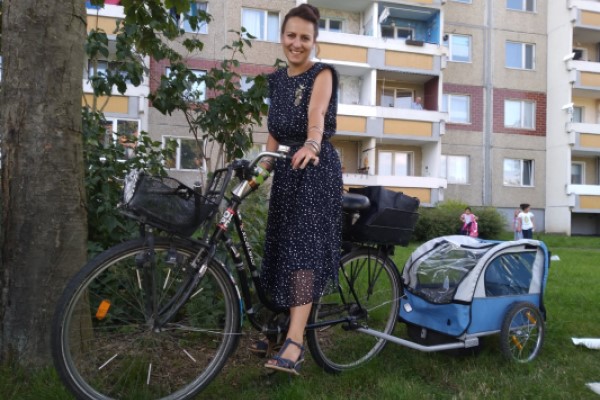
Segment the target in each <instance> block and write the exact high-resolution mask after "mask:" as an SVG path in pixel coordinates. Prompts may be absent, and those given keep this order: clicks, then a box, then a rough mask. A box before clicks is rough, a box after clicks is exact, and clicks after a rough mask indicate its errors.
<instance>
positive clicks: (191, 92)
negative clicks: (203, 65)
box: [165, 67, 206, 103]
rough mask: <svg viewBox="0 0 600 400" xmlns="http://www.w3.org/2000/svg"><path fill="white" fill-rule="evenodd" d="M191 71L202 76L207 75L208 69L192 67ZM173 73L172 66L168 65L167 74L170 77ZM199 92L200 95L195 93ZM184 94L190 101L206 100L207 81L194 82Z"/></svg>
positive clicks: (199, 101) (197, 75)
mask: <svg viewBox="0 0 600 400" xmlns="http://www.w3.org/2000/svg"><path fill="white" fill-rule="evenodd" d="M190 71H191V72H192V73H193V74H194V75H196V77H201V76H204V75H206V71H205V70H203V69H191V68H190ZM170 74H171V68H169V67H167V68H166V70H165V75H166V76H167V77H169V75H170ZM195 94H198V95H195ZM183 96H184V97H185V98H186V100H187V101H189V102H190V103H202V102H203V101H204V100H206V83H205V82H194V83H191V82H190V84H189V88H188V90H186V91H185V92H184V93H183Z"/></svg>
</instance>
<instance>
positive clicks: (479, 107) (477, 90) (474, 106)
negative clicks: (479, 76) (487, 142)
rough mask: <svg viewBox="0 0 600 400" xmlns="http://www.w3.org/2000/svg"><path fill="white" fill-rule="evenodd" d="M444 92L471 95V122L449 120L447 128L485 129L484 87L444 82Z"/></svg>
mask: <svg viewBox="0 0 600 400" xmlns="http://www.w3.org/2000/svg"><path fill="white" fill-rule="evenodd" d="M444 94H457V95H462V96H470V97H471V123H470V124H453V123H451V122H447V123H446V129H448V130H452V129H456V130H461V131H474V132H482V131H483V87H481V86H469V85H455V84H452V83H444Z"/></svg>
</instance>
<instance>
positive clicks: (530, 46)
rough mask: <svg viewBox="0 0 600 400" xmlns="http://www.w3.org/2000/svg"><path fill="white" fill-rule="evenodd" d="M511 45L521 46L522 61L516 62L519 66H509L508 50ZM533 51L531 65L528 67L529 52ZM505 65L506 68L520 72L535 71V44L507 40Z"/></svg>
mask: <svg viewBox="0 0 600 400" xmlns="http://www.w3.org/2000/svg"><path fill="white" fill-rule="evenodd" d="M509 45H517V46H520V47H521V49H520V59H519V60H515V61H516V62H515V64H518V65H516V66H515V65H509V54H508V49H509ZM528 49H531V65H530V66H529V65H527V50H528ZM504 57H505V60H504V65H505V66H506V68H508V69H520V70H526V71H533V70H535V44H533V43H523V42H515V41H512V40H507V41H506V44H505V51H504Z"/></svg>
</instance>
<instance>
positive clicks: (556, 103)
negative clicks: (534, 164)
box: [546, 0, 600, 235]
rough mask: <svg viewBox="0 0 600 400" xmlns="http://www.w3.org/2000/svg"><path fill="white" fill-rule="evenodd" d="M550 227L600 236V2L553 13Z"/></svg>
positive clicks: (565, 0)
mask: <svg viewBox="0 0 600 400" xmlns="http://www.w3.org/2000/svg"><path fill="white" fill-rule="evenodd" d="M548 42H549V44H550V45H549V46H548V75H549V77H551V78H550V79H549V80H548V142H547V149H546V154H547V160H548V161H547V163H548V176H547V184H546V186H547V192H546V215H547V218H546V229H547V230H548V231H551V232H555V231H556V232H566V233H568V234H586V235H598V233H599V232H600V2H598V1H577V0H558V1H553V2H552V7H550V8H549V9H548Z"/></svg>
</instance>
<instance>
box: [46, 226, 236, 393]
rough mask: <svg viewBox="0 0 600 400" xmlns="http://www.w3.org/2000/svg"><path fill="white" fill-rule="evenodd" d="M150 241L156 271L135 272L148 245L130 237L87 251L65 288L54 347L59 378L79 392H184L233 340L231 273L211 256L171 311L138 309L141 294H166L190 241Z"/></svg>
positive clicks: (202, 383)
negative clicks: (161, 315) (168, 314)
mask: <svg viewBox="0 0 600 400" xmlns="http://www.w3.org/2000/svg"><path fill="white" fill-rule="evenodd" d="M154 250H155V254H156V257H155V265H156V268H155V269H154V271H156V272H155V274H154V277H155V278H156V279H152V278H149V277H150V275H148V274H144V271H142V272H141V273H140V270H141V269H142V268H145V266H140V259H143V257H144V256H143V254H147V253H148V247H147V246H146V245H144V242H143V240H142V239H138V240H132V241H129V242H126V243H123V244H120V245H117V246H115V247H113V248H110V249H108V250H106V251H105V252H103V253H101V254H100V255H98V256H97V257H95V258H94V259H92V260H91V261H89V262H88V263H87V264H86V266H85V267H84V268H83V269H82V270H81V271H80V272H79V273H78V274H77V275H75V276H74V277H73V279H72V280H71V281H70V282H69V283H68V285H67V287H66V289H65V291H64V292H63V295H62V297H61V299H60V300H59V302H58V307H57V310H56V313H55V316H54V320H53V327H52V353H53V358H54V363H55V366H56V369H57V371H58V374H59V376H60V378H61V380H62V381H63V382H64V384H65V385H66V386H67V387H68V388H69V389H70V390H71V391H72V392H73V393H74V394H75V396H76V397H77V398H78V399H95V400H97V399H113V398H115V399H164V400H184V399H190V398H192V397H193V396H195V395H196V394H198V393H199V392H200V391H201V390H202V389H203V388H204V387H206V385H208V384H209V383H210V382H211V381H212V380H213V379H214V378H215V376H216V375H217V374H218V372H219V371H220V370H221V369H222V368H223V366H224V365H225V363H226V361H227V359H228V357H229V355H230V354H231V353H232V352H233V351H234V350H235V348H236V347H237V344H238V341H239V337H240V333H241V320H240V302H239V298H238V296H237V291H236V288H235V285H234V283H233V281H232V279H231V276H230V274H229V273H228V272H227V271H226V269H225V268H224V267H223V266H222V265H221V264H219V263H218V262H216V261H213V262H211V263H209V264H208V265H207V269H206V274H205V275H204V276H203V277H202V279H201V280H200V282H199V283H198V285H197V287H196V288H195V289H194V294H193V295H192V296H190V298H189V299H188V301H187V302H186V303H185V304H184V305H183V306H182V307H181V308H180V309H179V310H178V311H177V313H176V314H175V315H174V316H173V318H172V319H171V321H169V322H168V323H166V324H165V325H164V326H162V327H161V328H156V327H155V326H153V325H154V323H153V321H152V318H150V317H149V316H148V315H149V313H148V312H147V311H145V305H147V304H152V303H149V302H148V301H145V300H147V299H154V300H155V301H156V305H157V306H158V307H160V306H161V305H163V306H164V305H165V304H168V302H169V300H170V298H171V297H172V296H173V294H174V293H176V292H177V291H178V290H179V289H180V287H181V285H185V284H186V282H189V279H190V278H189V277H190V276H191V275H192V273H190V271H193V269H192V268H187V265H188V264H187V262H188V261H189V260H190V259H191V258H193V257H194V256H195V255H196V253H197V251H198V249H197V248H193V247H191V246H190V245H189V244H187V243H184V242H179V241H177V240H173V239H172V240H168V239H166V238H158V237H157V238H155V246H154ZM194 273H196V272H194ZM140 275H141V277H140ZM146 281H152V282H154V283H155V284H154V285H152V286H153V287H154V288H155V293H156V295H155V296H147V295H146V294H147V293H148V292H149V290H142V288H144V287H146V288H147V287H149V286H148V285H145V282H146ZM157 282H158V284H157ZM154 309H155V310H156V309H160V308H154Z"/></svg>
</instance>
